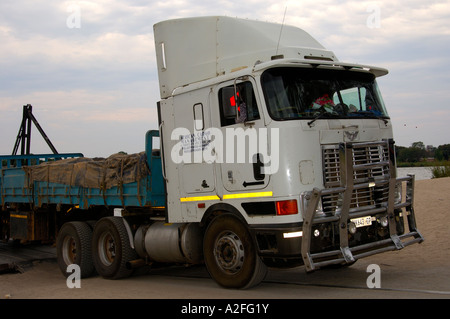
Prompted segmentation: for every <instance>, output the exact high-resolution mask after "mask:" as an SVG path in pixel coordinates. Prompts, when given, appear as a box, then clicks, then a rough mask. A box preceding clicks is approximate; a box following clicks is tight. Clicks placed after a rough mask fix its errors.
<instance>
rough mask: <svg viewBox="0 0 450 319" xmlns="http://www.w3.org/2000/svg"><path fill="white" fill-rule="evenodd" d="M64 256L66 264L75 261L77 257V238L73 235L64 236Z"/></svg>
mask: <svg viewBox="0 0 450 319" xmlns="http://www.w3.org/2000/svg"><path fill="white" fill-rule="evenodd" d="M62 256H63V259H64V262H65V263H66V265H71V264H74V263H75V259H76V258H77V245H76V242H75V238H73V237H72V236H66V237H64V240H63V244H62Z"/></svg>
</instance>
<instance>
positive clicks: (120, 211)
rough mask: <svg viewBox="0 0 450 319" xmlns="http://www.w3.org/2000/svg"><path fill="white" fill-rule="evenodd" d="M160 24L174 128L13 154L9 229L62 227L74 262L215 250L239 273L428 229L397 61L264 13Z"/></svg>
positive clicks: (351, 251) (238, 277)
mask: <svg viewBox="0 0 450 319" xmlns="http://www.w3.org/2000/svg"><path fill="white" fill-rule="evenodd" d="M154 37H155V50H156V58H157V59H156V60H157V68H158V76H159V86H160V93H161V100H160V101H159V102H158V105H157V109H158V117H159V131H158V130H153V131H149V132H148V133H147V135H146V146H145V152H142V153H140V154H133V155H129V156H126V155H123V154H116V155H114V156H111V157H110V158H108V159H106V160H99V159H86V158H84V157H82V154H78V153H77V154H41V155H30V154H24V155H13V156H2V157H0V160H1V161H0V164H1V166H0V189H1V203H2V210H1V211H0V219H1V228H0V230H1V232H0V234H1V236H2V239H8V238H13V239H20V240H45V241H50V240H52V239H54V238H55V237H56V244H57V245H56V247H57V259H58V264H59V266H60V269H61V271H62V272H63V274H65V275H68V273H67V268H68V266H69V265H71V264H78V265H79V266H80V268H81V275H82V277H87V276H90V275H91V274H92V273H93V272H94V269H95V271H96V273H98V274H99V275H100V276H102V277H105V278H110V279H117V278H123V277H125V276H128V275H129V274H131V273H132V271H133V269H134V268H136V267H139V266H142V265H149V264H153V263H156V264H159V263H164V264H165V263H181V264H200V263H205V264H206V268H207V270H208V272H209V273H210V275H211V277H212V278H213V279H214V280H215V281H216V282H217V283H218V284H219V285H221V286H223V287H227V288H250V287H252V286H254V285H257V284H258V283H260V282H261V281H262V280H263V279H264V277H265V275H266V273H267V267H294V266H299V265H304V266H305V269H306V271H307V272H310V271H314V270H316V269H319V268H321V267H327V266H330V265H339V266H345V265H351V264H352V263H354V262H355V261H356V260H357V259H359V258H362V257H365V256H369V255H373V254H377V253H381V252H384V251H389V250H396V249H402V248H403V247H405V246H407V245H411V244H413V243H419V242H422V241H423V237H422V236H421V234H420V233H419V231H418V230H417V228H416V222H415V216H414V208H413V200H414V176H408V177H405V178H397V177H396V163H395V150H394V142H393V136H392V126H391V120H390V118H389V116H388V114H387V111H386V108H385V106H384V103H383V100H382V97H381V94H380V91H379V89H378V86H377V83H376V77H378V76H382V75H385V74H387V73H388V72H387V70H385V69H382V68H376V67H372V66H365V65H359V64H350V63H343V62H340V61H338V59H337V58H336V56H335V55H334V53H333V52H331V51H328V50H326V49H325V48H324V47H323V46H322V45H320V44H319V43H318V42H317V41H316V40H315V39H314V38H312V37H311V36H310V35H309V34H308V33H306V32H305V31H303V30H301V29H298V28H296V27H291V26H287V25H280V24H273V23H267V22H260V21H250V20H244V19H237V18H229V17H200V18H187V19H176V20H168V21H164V22H160V23H157V24H155V26H154ZM28 109H30V110H31V106H26V108H24V110H28ZM158 136H159V139H160V149H159V150H157V149H154V147H153V146H154V144H153V139H154V138H158ZM42 161H45V163H41V162H42Z"/></svg>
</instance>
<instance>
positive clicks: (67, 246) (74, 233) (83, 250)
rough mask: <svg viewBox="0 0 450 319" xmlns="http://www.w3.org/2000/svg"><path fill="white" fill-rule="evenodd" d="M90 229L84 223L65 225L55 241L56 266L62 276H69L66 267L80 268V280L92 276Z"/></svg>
mask: <svg viewBox="0 0 450 319" xmlns="http://www.w3.org/2000/svg"><path fill="white" fill-rule="evenodd" d="M91 240H92V229H91V227H90V226H89V225H88V224H86V223H84V222H68V223H65V224H64V225H63V226H62V227H61V229H60V231H59V233H58V237H57V239H56V255H57V261H58V266H59V268H60V270H61V272H62V273H63V275H64V276H66V277H67V276H69V275H70V273H68V272H67V266H69V265H71V264H77V265H78V266H80V271H81V274H80V275H81V278H86V277H89V276H90V275H92V273H93V271H94V264H93V262H92V252H91Z"/></svg>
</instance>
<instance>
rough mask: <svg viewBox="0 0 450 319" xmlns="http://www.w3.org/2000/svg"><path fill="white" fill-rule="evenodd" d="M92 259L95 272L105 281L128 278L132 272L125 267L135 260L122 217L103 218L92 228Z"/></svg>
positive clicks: (135, 256) (134, 253)
mask: <svg viewBox="0 0 450 319" xmlns="http://www.w3.org/2000/svg"><path fill="white" fill-rule="evenodd" d="M92 258H93V262H94V266H95V269H96V271H97V272H98V274H99V275H100V276H102V277H103V278H107V279H119V278H124V277H128V276H130V275H131V274H132V272H133V270H132V269H128V268H127V267H126V263H127V262H128V261H131V260H134V259H136V258H137V254H136V252H135V250H134V249H133V248H131V246H130V239H129V236H128V232H127V229H126V228H125V224H124V221H123V219H122V217H104V218H102V219H100V220H99V221H98V222H97V223H96V225H95V228H94V233H93V235H92Z"/></svg>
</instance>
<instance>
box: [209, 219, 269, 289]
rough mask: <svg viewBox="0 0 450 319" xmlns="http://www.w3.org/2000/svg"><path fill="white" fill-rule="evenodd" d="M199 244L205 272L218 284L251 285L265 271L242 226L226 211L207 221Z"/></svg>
mask: <svg viewBox="0 0 450 319" xmlns="http://www.w3.org/2000/svg"><path fill="white" fill-rule="evenodd" d="M203 247H204V249H203V250H204V251H203V253H204V258H205V263H206V267H207V269H208V272H209V274H210V275H211V277H212V278H213V279H214V280H215V281H216V282H217V283H218V284H219V285H221V286H222V287H225V288H242V289H246V288H251V287H253V286H256V285H258V284H259V283H260V282H261V281H262V280H263V279H264V277H265V276H266V274H267V267H266V265H265V264H264V263H263V261H262V260H261V258H260V257H259V256H258V255H257V252H256V249H255V245H254V243H253V239H252V237H251V236H250V233H249V232H248V230H247V228H246V226H245V225H244V224H243V223H242V222H241V221H240V220H239V219H237V218H236V217H234V216H232V215H230V214H224V215H220V216H218V217H216V218H215V219H214V220H213V221H212V222H211V224H210V225H209V226H208V228H207V230H206V233H205V238H204V244H203Z"/></svg>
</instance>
